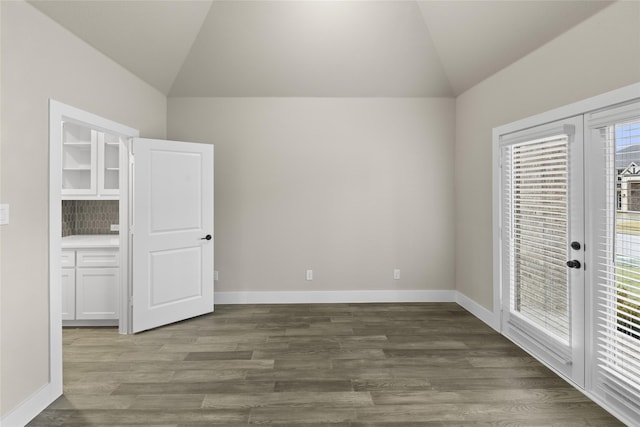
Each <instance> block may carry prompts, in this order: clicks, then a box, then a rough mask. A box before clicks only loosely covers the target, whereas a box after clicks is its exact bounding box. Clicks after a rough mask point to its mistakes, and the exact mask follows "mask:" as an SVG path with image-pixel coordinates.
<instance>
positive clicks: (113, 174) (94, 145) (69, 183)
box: [62, 122, 120, 199]
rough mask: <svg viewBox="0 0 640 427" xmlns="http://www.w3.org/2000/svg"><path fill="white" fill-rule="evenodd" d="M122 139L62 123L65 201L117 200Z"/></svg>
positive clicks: (88, 128) (63, 192) (63, 193)
mask: <svg viewBox="0 0 640 427" xmlns="http://www.w3.org/2000/svg"><path fill="white" fill-rule="evenodd" d="M119 150H120V137H119V136H117V135H112V134H109V133H105V132H101V131H98V130H96V129H92V128H90V127H88V126H85V125H81V124H77V123H74V122H63V123H62V198H63V199H117V198H118V195H119V193H120V191H119Z"/></svg>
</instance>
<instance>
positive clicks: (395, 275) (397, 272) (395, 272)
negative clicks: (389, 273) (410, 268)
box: [393, 268, 400, 280]
mask: <svg viewBox="0 0 640 427" xmlns="http://www.w3.org/2000/svg"><path fill="white" fill-rule="evenodd" d="M393 280H400V269H399V268H396V269H395V270H393Z"/></svg>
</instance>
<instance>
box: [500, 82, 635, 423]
mask: <svg viewBox="0 0 640 427" xmlns="http://www.w3.org/2000/svg"><path fill="white" fill-rule="evenodd" d="M638 99H640V83H634V84H631V85H628V86H624V87H622V88H619V89H616V90H612V91H610V92H606V93H603V94H601V95H597V96H594V97H591V98H587V99H584V100H582V101H578V102H575V103H572V104H569V105H565V106H562V107H559V108H556V109H553V110H550V111H546V112H544V113H541V114H537V115H534V116H531V117H527V118H524V119H521V120H517V121H515V122H512V123H508V124H505V125H503V126H499V127H496V128H494V129H493V135H492V208H493V215H492V230H493V233H492V234H493V314H494V321H495V324H497V325H500V329H499V331H500V332H501V333H503V334H504V331H503V330H502V316H503V313H502V300H503V293H502V289H503V286H504V284H503V283H502V271H501V270H502V262H501V261H502V257H503V251H502V240H501V234H502V233H501V230H502V223H501V220H502V218H501V215H500V208H501V203H502V200H501V197H502V190H503V189H502V187H501V167H500V161H501V159H500V154H501V153H500V138H501V136H503V135H507V134H510V133H513V132H517V131H521V130H526V129H530V128H533V127H537V126H541V125H545V124H548V123H552V122H556V121H560V120H564V119H567V118H570V117H575V116H581V115H586V114H588V113H592V112H595V111H598V110H603V109H608V108H612V107H615V106H618V105H621V104H625V103H628V102H630V101H634V100H638ZM584 137H585V139H586V135H585V136H584ZM587 165H588V162H587V164H585V175H588V173H589V172H588V169H587ZM586 196H588V195H586ZM585 209H590V201H589V200H588V197H586V198H585ZM585 225H586V227H587V228H589V224H588V222H587V223H586V224H585ZM584 312H585V321H584V333H585V337H584V348H585V358H584V359H585V385H584V387H581V386H579V385H577V384H575V383H574V382H572V381H571V380H570V379H569V378H567V377H566V376H565V375H563V374H562V373H561V372H558V371H557V370H555V369H554V368H553V367H552V366H550V365H548V364H546V363H545V362H544V360H542V359H541V357H540V355H538V354H535V353H534V352H532V351H530V350H527V349H525V351H527V352H529V353H530V354H531V355H532V356H533V357H535V358H536V359H538V360H539V361H541V362H542V363H543V364H545V365H546V366H547V367H548V368H549V369H551V370H552V371H554V372H555V373H556V374H558V375H559V376H560V377H562V378H563V379H565V380H566V381H567V382H568V383H570V384H572V385H573V386H574V387H575V388H577V389H578V390H580V391H581V392H583V393H584V394H586V395H587V396H588V397H590V398H591V399H593V400H594V401H596V402H598V403H599V404H600V405H601V406H603V407H604V408H605V409H607V410H608V411H609V412H611V413H613V414H615V415H616V416H618V415H620V416H618V418H621V419H624V417H623V416H622V415H621V414H618V412H617V411H616V410H615V408H612V407H611V405H608V404H607V402H603V401H601V399H598V397H597V396H595V395H594V394H593V393H591V392H590V390H591V387H592V380H591V367H592V366H593V359H594V357H593V355H592V354H591V349H592V348H593V322H592V321H591V319H593V284H592V281H591V280H590V277H589V275H587V277H586V281H585V307H584Z"/></svg>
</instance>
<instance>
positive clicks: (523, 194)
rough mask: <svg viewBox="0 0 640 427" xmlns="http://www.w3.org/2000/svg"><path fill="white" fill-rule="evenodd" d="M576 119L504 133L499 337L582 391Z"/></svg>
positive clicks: (580, 217) (581, 202) (580, 210)
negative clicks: (516, 345) (500, 328)
mask: <svg viewBox="0 0 640 427" xmlns="http://www.w3.org/2000/svg"><path fill="white" fill-rule="evenodd" d="M582 135H583V123H582V116H579V117H574V118H571V119H567V120H562V121H559V122H554V123H550V124H546V125H543V126H538V127H535V128H532V129H527V130H523V131H519V132H515V133H512V134H508V135H503V136H502V137H501V139H500V150H501V151H500V156H501V168H502V170H501V174H502V176H501V184H502V185H501V187H502V188H501V191H502V197H501V200H502V206H501V220H502V230H501V234H502V236H501V237H502V246H503V249H502V260H501V261H502V263H501V265H502V286H503V289H502V313H503V315H502V331H503V333H504V334H505V335H506V336H507V337H509V338H510V339H512V340H513V341H515V342H517V343H518V344H520V345H521V346H523V347H524V348H527V349H529V350H530V351H532V352H534V353H535V354H536V355H538V356H539V357H540V358H542V359H543V360H544V361H545V362H546V363H547V364H549V365H550V366H552V367H553V368H554V369H555V370H556V371H558V372H560V373H562V374H563V375H565V376H566V377H567V378H569V379H571V380H572V381H573V382H575V383H576V384H578V385H581V386H582V385H584V379H585V376H584V307H585V304H584V284H585V270H584V268H585V263H584V261H585V260H584V209H583V205H584V200H583V194H584V192H583V187H584V185H583V181H584V176H583V170H584V168H583V138H582Z"/></svg>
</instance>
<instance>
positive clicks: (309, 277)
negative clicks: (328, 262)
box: [306, 270, 313, 280]
mask: <svg viewBox="0 0 640 427" xmlns="http://www.w3.org/2000/svg"><path fill="white" fill-rule="evenodd" d="M306 278H307V280H313V270H307V272H306Z"/></svg>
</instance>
